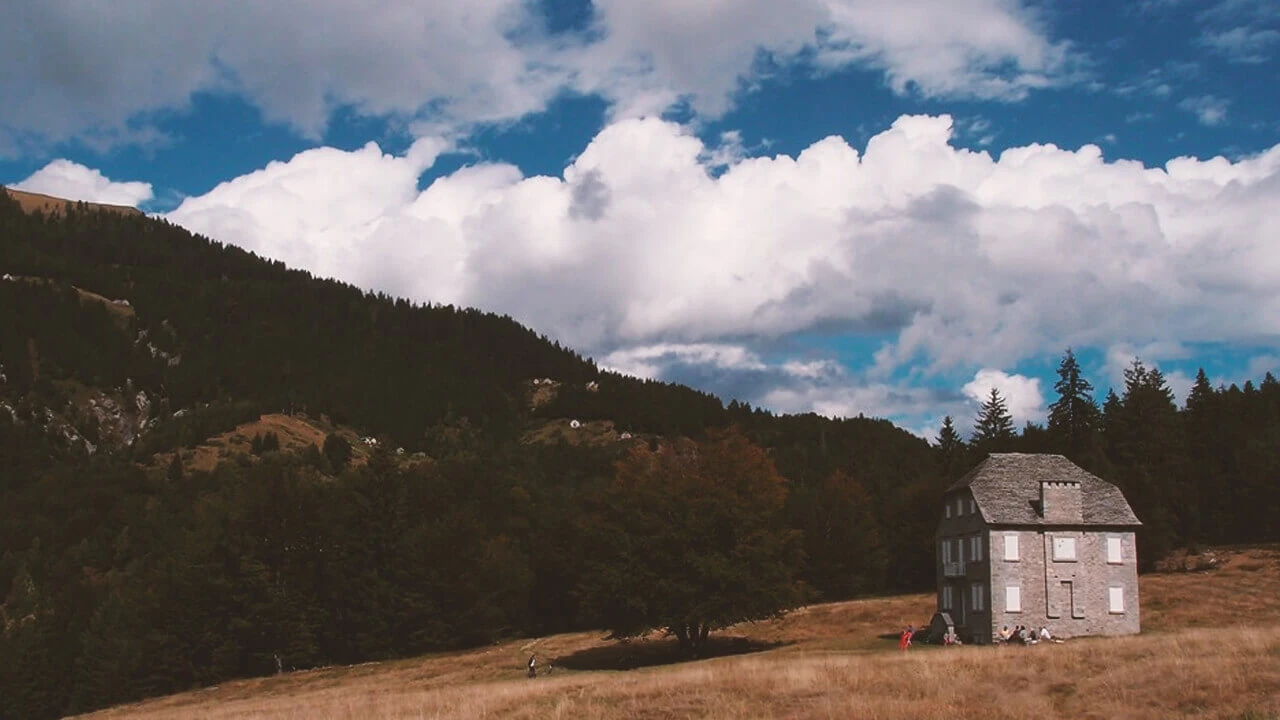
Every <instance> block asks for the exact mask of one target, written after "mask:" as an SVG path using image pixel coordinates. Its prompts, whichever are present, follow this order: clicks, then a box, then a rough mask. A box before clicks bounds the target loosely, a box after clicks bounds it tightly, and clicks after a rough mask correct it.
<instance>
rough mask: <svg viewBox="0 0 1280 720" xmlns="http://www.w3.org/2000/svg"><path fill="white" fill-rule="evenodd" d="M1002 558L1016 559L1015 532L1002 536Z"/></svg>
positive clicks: (1016, 538) (1016, 536) (1016, 541)
mask: <svg viewBox="0 0 1280 720" xmlns="http://www.w3.org/2000/svg"><path fill="white" fill-rule="evenodd" d="M1004 559H1005V560H1017V559H1018V535H1017V533H1006V534H1005V536H1004Z"/></svg>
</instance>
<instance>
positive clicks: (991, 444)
mask: <svg viewBox="0 0 1280 720" xmlns="http://www.w3.org/2000/svg"><path fill="white" fill-rule="evenodd" d="M1012 443H1013V416H1011V415H1010V414H1009V408H1008V406H1007V405H1005V401H1004V398H1002V397H1000V391H999V390H997V389H996V388H991V394H990V395H989V396H988V397H987V401H986V402H984V403H983V404H982V410H980V411H979V412H978V419H977V422H976V423H975V424H974V426H973V447H974V449H976V450H978V451H979V452H981V453H990V452H1003V451H1007V450H1008V449H1009V446H1010V445H1011V444H1012Z"/></svg>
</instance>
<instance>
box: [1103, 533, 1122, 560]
mask: <svg viewBox="0 0 1280 720" xmlns="http://www.w3.org/2000/svg"><path fill="white" fill-rule="evenodd" d="M1107 562H1109V563H1112V564H1120V563H1123V562H1124V547H1123V545H1122V544H1121V542H1120V538H1118V537H1109V538H1107Z"/></svg>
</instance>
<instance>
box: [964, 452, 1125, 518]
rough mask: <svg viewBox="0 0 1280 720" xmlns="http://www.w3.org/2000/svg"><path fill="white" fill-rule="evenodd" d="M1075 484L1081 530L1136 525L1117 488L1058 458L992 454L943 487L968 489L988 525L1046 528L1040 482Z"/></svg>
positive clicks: (1018, 454)
mask: <svg viewBox="0 0 1280 720" xmlns="http://www.w3.org/2000/svg"><path fill="white" fill-rule="evenodd" d="M1043 480H1057V481H1072V480H1074V481H1076V482H1079V483H1080V495H1081V498H1080V503H1081V514H1082V515H1083V518H1084V522H1083V524H1084V525H1111V526H1115V525H1121V526H1126V525H1141V524H1142V523H1141V522H1140V521H1139V520H1138V518H1137V516H1135V515H1134V514H1133V509H1132V508H1130V507H1129V503H1128V501H1126V500H1125V499H1124V494H1123V493H1121V492H1120V488H1118V487H1116V486H1115V485H1112V484H1111V483H1109V482H1107V481H1106V480H1103V479H1102V478H1099V477H1097V476H1096V475H1093V474H1092V473H1089V472H1088V471H1086V470H1085V469H1084V468H1081V467H1080V466H1078V465H1076V464H1075V463H1073V462H1071V461H1070V460H1068V459H1066V458H1065V457H1063V456H1061V455H1047V454H1035V455H1033V454H1028V453H992V454H991V455H989V456H987V459H986V460H983V461H982V462H981V463H979V464H978V466H977V467H975V468H974V469H972V470H970V471H969V473H968V474H967V475H965V476H964V477H962V478H960V479H959V480H957V481H955V483H953V484H952V485H951V487H949V488H947V493H948V494H950V493H952V492H954V491H956V490H959V489H961V488H969V491H970V492H971V493H973V497H974V499H975V500H976V501H977V505H978V512H980V513H981V514H982V519H983V520H985V521H986V522H987V523H988V524H990V525H1045V524H1047V523H1045V521H1044V518H1043V517H1041V516H1040V513H1039V510H1038V505H1039V500H1040V482H1041V481H1043Z"/></svg>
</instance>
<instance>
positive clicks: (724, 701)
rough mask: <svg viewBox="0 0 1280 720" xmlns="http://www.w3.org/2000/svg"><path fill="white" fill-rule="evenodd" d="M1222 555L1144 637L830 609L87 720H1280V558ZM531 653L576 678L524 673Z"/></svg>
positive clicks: (222, 693) (311, 681)
mask: <svg viewBox="0 0 1280 720" xmlns="http://www.w3.org/2000/svg"><path fill="white" fill-rule="evenodd" d="M1218 554H1219V557H1220V558H1221V562H1220V563H1219V564H1218V569H1216V570H1213V571H1210V572H1189V573H1169V574H1161V575H1146V576H1143V577H1142V579H1141V584H1142V604H1143V613H1144V618H1143V623H1144V632H1143V634H1142V635H1140V636H1136V637H1126V638H1110V639H1104V638H1095V639H1083V640H1074V641H1069V642H1067V643H1066V644H1062V645H1039V646H1035V647H1005V648H990V647H962V648H932V647H922V648H919V649H916V650H913V651H911V652H909V653H906V654H905V655H904V654H902V653H899V652H897V651H896V649H895V643H894V641H893V640H891V639H884V638H883V637H882V636H883V635H886V634H891V633H893V632H894V631H895V630H896V629H898V628H900V627H901V626H903V625H905V624H906V623H908V622H914V623H916V624H917V625H919V624H921V623H923V622H924V621H926V620H927V619H928V617H929V615H930V613H931V610H932V603H933V600H932V596H931V595H909V596H900V597H893V598H880V599H869V600H857V601H851V602H843V603H833V604H826V605H815V606H811V607H808V608H804V609H802V610H800V611H797V612H795V613H792V614H791V615H789V616H787V617H786V618H784V619H782V620H779V621H775V622H768V623H759V624H756V625H751V626H745V627H736V628H732V629H730V630H729V631H726V632H725V633H723V635H724V636H726V637H730V638H732V637H749V638H751V640H753V641H757V642H761V643H770V644H773V643H776V644H777V645H776V646H774V647H773V649H769V650H766V651H763V652H758V653H754V654H749V655H738V656H732V657H719V658H713V659H709V660H703V661H699V662H690V663H681V664H678V665H666V666H654V667H640V668H639V669H636V670H632V671H626V672H622V671H613V670H576V669H566V668H567V667H575V668H576V667H580V666H583V665H588V666H589V665H591V661H592V660H595V661H601V660H611V661H617V660H619V658H623V659H625V658H626V657H627V656H628V655H629V654H630V655H631V656H632V657H635V658H640V659H642V658H643V656H644V655H645V654H646V653H652V652H655V651H658V650H661V648H662V646H663V645H664V644H665V643H666V642H667V641H665V640H661V639H658V638H653V639H646V640H640V641H635V642H633V643H631V644H628V645H621V644H617V643H613V642H610V641H605V640H602V639H601V637H600V636H601V634H600V633H572V634H565V635H556V636H551V637H547V638H539V639H533V640H512V641H508V642H505V643H502V644H498V645H494V646H492V647H488V648H483V649H477V650H472V651H468V652H463V653H456V654H441V655H432V656H427V657H421V658H415V659H411V660H402V661H395V662H387V663H371V664H365V665H359V666H354V667H343V668H324V669H319V670H313V671H307V672H297V673H291V674H286V675H282V676H277V677H271V678H261V679H255V680H244V681H237V682H231V683H226V684H223V685H222V686H219V687H217V688H210V689H206V690H199V691H194V692H190V693H184V694H181V695H175V696H171V697H167V698H159V699H156V700H151V701H147V702H143V703H138V704H135V705H129V706H123V707H119V708H114V709H110V710H105V711H101V712H98V713H95V714H93V715H90V716H87V717H91V718H98V719H106V718H131V719H138V720H160V719H162V718H202V719H204V720H230V719H231V718H250V717H253V718H272V719H276V720H300V719H301V718H337V719H347V718H484V717H511V718H535V717H536V718H543V717H552V718H584V719H587V720H594V719H600V720H604V719H606V718H683V717H696V718H716V719H723V720H729V719H731V718H754V717H791V718H844V717H858V718H901V717H912V718H926V719H928V718H939V719H941V718H1023V717H1031V716H1034V717H1038V718H1117V717H1124V718H1153V719H1154V718H1167V717H1191V716H1194V717H1207V718H1242V717H1249V718H1268V719H1270V718H1275V717H1278V716H1280V549H1277V548H1275V547H1269V548H1248V549H1238V550H1230V551H1220V552H1219V553H1218ZM725 642H732V641H731V640H726V641H725ZM530 653H537V654H538V656H539V657H540V658H541V659H542V662H544V663H546V662H548V661H550V662H555V663H557V664H559V667H558V669H557V670H556V671H555V672H554V673H553V674H552V675H550V676H547V677H540V678H538V679H537V680H532V681H531V680H528V679H526V678H524V677H523V666H524V661H525V660H526V659H527V657H528V655H529V654H530ZM605 664H606V662H599V663H598V665H599V666H601V667H603V666H605ZM639 664H643V663H642V662H641V663H639Z"/></svg>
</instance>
